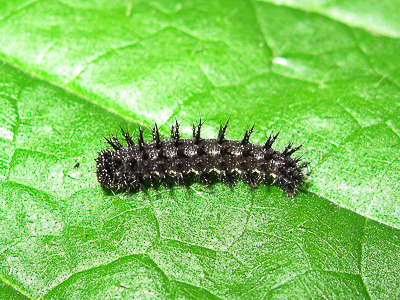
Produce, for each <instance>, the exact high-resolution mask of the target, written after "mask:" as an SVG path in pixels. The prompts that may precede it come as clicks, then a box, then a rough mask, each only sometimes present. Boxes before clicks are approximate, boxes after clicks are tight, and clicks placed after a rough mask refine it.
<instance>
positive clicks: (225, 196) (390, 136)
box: [0, 0, 400, 299]
mask: <svg viewBox="0 0 400 300" xmlns="http://www.w3.org/2000/svg"><path fill="white" fill-rule="evenodd" d="M399 16H400V11H399V7H398V5H396V2H395V1H388V0H386V1H381V2H379V3H374V2H373V1H372V0H370V1H368V2H364V1H355V0H353V1H347V2H346V3H345V2H343V3H341V2H335V3H327V2H326V1H323V2H322V1H321V2H316V1H311V2H310V1H297V2H296V4H295V5H294V4H292V1H288V2H287V3H286V2H285V1H275V3H272V2H271V3H269V2H267V1H255V2H250V1H242V0H241V1H239V0H237V1H222V0H221V1H189V0H187V1H176V2H175V1H149V2H139V1H127V0H123V1H122V0H120V1H104V0H96V1H95V0H93V1H77V0H69V1H67V0H58V1H56V0H55V1H35V0H29V1H28V0H18V1H15V0H14V1H9V0H7V1H6V0H0V32H1V34H0V59H1V60H2V63H1V64H0V232H1V233H0V262H1V263H0V279H1V280H0V299H27V298H29V299H39V298H43V299H102V298H107V297H108V298H117V297H121V298H124V299H132V298H162V299H163V298H184V299H186V298H187V299H226V298H229V299H230V298H244V299H259V298H286V299H287V298H322V297H325V298H329V299H331V298H340V299H343V298H346V299H347V298H377V299H395V298H398V297H400V294H399V289H398V286H399V285H400V277H399V275H398V274H399V273H400V266H399V264H398V261H399V259H400V254H399V253H400V252H399V251H398V249H399V247H400V232H399V228H400V209H399V203H398V199H399V194H400V192H399V191H400V184H399V182H400V180H399V174H400V172H399V170H400V162H399V159H398V156H399V155H398V154H399V147H400V143H399V136H400V119H399V116H400V108H399V106H400V105H399V104H400V101H399V96H398V95H399V84H400V68H399V66H400V59H399V58H398V51H397V49H398V48H399V46H400V42H399V36H400V27H399V23H398V21H397V20H398V19H399ZM199 116H201V117H203V118H207V120H208V122H207V123H206V125H205V128H204V135H205V136H208V137H215V135H216V133H217V127H218V125H219V123H220V122H224V121H225V120H226V119H227V118H228V117H229V116H231V126H230V128H229V129H230V131H229V136H230V138H233V139H237V138H240V136H241V135H242V134H243V131H244V129H245V127H246V125H251V124H252V123H253V122H255V123H256V126H257V128H258V132H256V133H255V134H254V137H253V142H256V143H262V142H263V141H265V139H266V137H267V136H268V134H269V133H270V132H271V131H273V130H275V131H278V130H281V132H282V133H281V136H282V138H281V139H280V141H279V142H278V143H277V147H278V148H279V149H282V147H283V146H285V145H286V144H287V143H288V142H289V141H291V140H293V141H294V142H295V143H297V144H299V143H302V144H304V146H303V148H302V151H301V153H300V155H303V157H304V160H306V161H309V162H310V163H311V166H310V170H309V171H310V173H311V174H310V176H309V178H308V182H307V184H306V185H305V186H304V187H303V188H302V189H301V191H300V193H299V194H298V195H297V196H296V197H295V198H294V199H291V198H287V197H286V196H285V195H284V194H283V193H282V191H280V190H279V189H278V188H276V187H259V188H258V189H251V188H249V187H248V186H246V185H244V184H239V185H238V186H236V187H235V188H228V187H226V186H224V185H223V184H216V185H214V186H212V187H205V186H202V185H201V184H197V183H194V184H193V185H191V186H190V187H189V188H183V187H174V188H171V189H165V188H162V187H161V188H159V189H149V190H144V191H141V192H139V193H133V194H124V193H120V194H116V195H113V194H111V195H109V194H107V193H105V192H104V191H103V190H102V189H101V188H100V187H99V185H98V183H97V179H96V175H95V165H94V159H95V158H96V155H97V152H98V151H99V150H101V149H103V148H104V147H105V145H104V143H102V142H101V139H102V137H103V136H108V135H109V134H111V133H116V132H117V131H118V129H119V126H122V127H124V128H129V129H130V132H132V131H135V130H136V128H137V126H138V125H139V124H141V125H150V124H151V123H152V122H154V121H156V122H158V123H159V125H163V126H162V132H163V133H164V134H167V133H168V124H169V123H170V122H171V120H172V119H174V118H175V117H176V118H177V119H178V120H181V121H182V129H184V134H185V135H187V136H189V134H190V130H191V129H190V124H191V122H192V121H194V120H195V119H197V118H198V117H199ZM146 136H147V138H149V137H150V133H149V132H148V131H147V132H146ZM77 164H79V165H77Z"/></svg>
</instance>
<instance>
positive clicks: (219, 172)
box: [210, 168, 221, 174]
mask: <svg viewBox="0 0 400 300" xmlns="http://www.w3.org/2000/svg"><path fill="white" fill-rule="evenodd" d="M210 171H214V172H215V173H217V174H221V171H220V170H218V169H216V168H214V169H211V170H210Z"/></svg>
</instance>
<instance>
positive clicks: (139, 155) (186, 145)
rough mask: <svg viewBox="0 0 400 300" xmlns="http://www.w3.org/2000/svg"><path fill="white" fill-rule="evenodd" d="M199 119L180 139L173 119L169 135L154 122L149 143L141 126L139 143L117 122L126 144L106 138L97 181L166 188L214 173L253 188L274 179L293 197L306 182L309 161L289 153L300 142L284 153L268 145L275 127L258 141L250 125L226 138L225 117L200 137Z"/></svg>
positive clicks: (127, 187)
mask: <svg viewBox="0 0 400 300" xmlns="http://www.w3.org/2000/svg"><path fill="white" fill-rule="evenodd" d="M203 124H204V122H203V121H202V120H201V119H200V121H199V123H198V124H197V126H196V125H195V124H194V123H193V137H192V138H189V139H184V138H181V133H180V127H179V123H178V121H176V122H175V124H173V125H172V126H171V135H170V138H169V139H168V140H162V139H161V138H160V130H159V128H158V126H157V124H154V126H153V128H152V136H153V141H152V142H150V143H145V141H144V137H143V129H142V127H139V138H138V142H137V144H135V143H134V141H133V136H132V135H130V134H129V133H128V132H127V131H124V129H122V127H121V133H122V136H123V137H124V139H125V141H126V146H123V145H122V143H121V142H120V140H118V138H117V136H114V135H112V136H111V137H110V138H105V141H106V142H107V143H108V144H109V145H110V146H111V149H106V150H102V151H100V152H99V153H98V157H97V158H96V159H95V161H96V168H97V170H96V173H97V178H98V181H99V183H100V185H101V186H102V187H103V188H105V189H108V190H121V189H124V190H125V191H126V192H129V191H137V190H139V189H140V188H141V187H142V186H143V184H145V183H146V182H148V183H150V185H151V186H153V184H154V182H155V181H158V182H161V183H164V184H165V185H166V186H167V187H168V186H169V182H171V179H172V181H173V182H174V183H175V184H187V178H188V177H189V176H191V175H192V176H193V175H194V178H195V179H197V180H200V181H202V182H203V183H205V184H207V185H209V184H210V183H211V175H212V174H215V175H217V178H218V179H219V180H221V181H222V182H224V183H226V184H227V185H229V186H234V185H235V184H236V182H237V181H238V180H242V181H243V182H245V183H247V184H249V185H250V186H251V187H257V186H258V185H259V184H260V183H263V184H264V185H268V184H272V185H273V184H276V185H278V186H279V187H280V188H281V189H282V190H283V191H285V192H286V194H287V196H289V197H294V196H295V195H296V192H297V190H298V186H299V185H300V184H302V183H304V182H305V175H304V173H303V169H304V168H305V167H306V166H307V165H308V164H307V163H299V162H300V160H301V157H297V158H292V157H291V156H292V154H293V153H295V152H296V151H297V150H299V149H300V147H301V146H302V145H300V146H298V147H293V144H292V143H289V144H288V145H287V146H286V147H285V149H284V150H283V151H282V152H279V151H277V150H274V149H273V148H272V146H273V144H274V142H275V141H276V139H277V138H278V135H279V132H278V133H277V134H275V135H273V134H271V135H270V136H269V137H268V139H267V140H266V142H265V143H264V145H262V146H260V145H256V144H253V143H250V141H249V140H250V136H251V134H252V133H253V131H254V125H253V127H251V129H250V130H246V131H245V133H244V136H243V138H242V139H241V140H238V141H236V140H229V139H227V138H226V132H227V128H228V124H229V119H228V120H227V121H226V123H225V124H224V125H220V128H219V132H218V136H217V138H214V139H203V138H202V137H201V134H200V133H201V128H202V126H203Z"/></svg>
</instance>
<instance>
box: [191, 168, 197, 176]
mask: <svg viewBox="0 0 400 300" xmlns="http://www.w3.org/2000/svg"><path fill="white" fill-rule="evenodd" d="M190 172H192V173H194V174H196V175H199V172H197V171H196V170H195V169H190V171H189V173H190Z"/></svg>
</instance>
